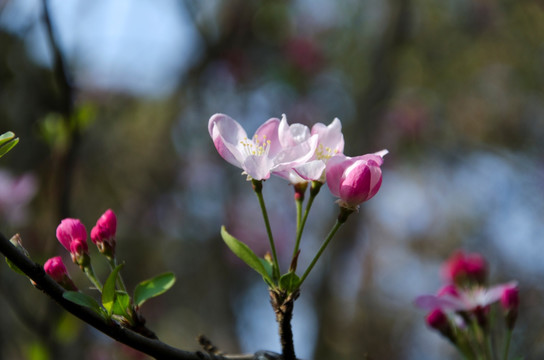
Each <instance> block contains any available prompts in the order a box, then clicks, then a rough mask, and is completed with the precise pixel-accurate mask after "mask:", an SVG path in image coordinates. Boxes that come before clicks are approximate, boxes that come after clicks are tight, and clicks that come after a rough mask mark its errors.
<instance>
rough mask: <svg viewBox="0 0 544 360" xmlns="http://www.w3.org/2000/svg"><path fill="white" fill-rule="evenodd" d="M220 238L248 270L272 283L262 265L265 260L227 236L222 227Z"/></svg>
mask: <svg viewBox="0 0 544 360" xmlns="http://www.w3.org/2000/svg"><path fill="white" fill-rule="evenodd" d="M221 236H222V237H223V241H224V242H225V243H226V244H227V246H228V247H229V249H230V250H231V251H232V252H233V253H234V254H235V255H236V256H238V257H239V258H240V259H241V260H242V261H243V262H245V263H246V264H247V265H248V266H249V267H250V268H252V269H253V270H255V271H256V272H258V273H259V274H261V276H262V277H263V278H265V280H268V281H269V282H271V283H273V281H272V279H271V276H270V275H269V272H268V271H267V268H266V267H265V265H264V264H263V262H265V261H266V260H264V259H261V258H259V257H258V256H257V255H255V253H254V252H253V250H251V249H250V248H249V247H248V246H247V245H246V244H244V243H243V242H241V241H240V240H238V239H236V238H235V237H234V236H232V235H231V234H229V233H228V232H227V230H226V229H225V227H224V226H222V227H221ZM270 271H271V269H270Z"/></svg>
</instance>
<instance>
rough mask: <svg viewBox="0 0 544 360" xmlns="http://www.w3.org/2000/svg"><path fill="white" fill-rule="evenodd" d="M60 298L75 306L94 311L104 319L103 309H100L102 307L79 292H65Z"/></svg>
mask: <svg viewBox="0 0 544 360" xmlns="http://www.w3.org/2000/svg"><path fill="white" fill-rule="evenodd" d="M62 297H63V298H65V299H66V300H69V301H71V302H73V303H75V304H78V305H81V306H84V307H86V308H89V309H91V310H94V312H95V313H97V314H98V315H100V316H102V317H104V315H105V314H104V309H102V307H101V306H100V305H99V304H98V302H97V301H96V300H95V299H93V298H92V297H90V296H89V295H87V294H84V293H81V292H79V291H65V292H64V293H63V294H62Z"/></svg>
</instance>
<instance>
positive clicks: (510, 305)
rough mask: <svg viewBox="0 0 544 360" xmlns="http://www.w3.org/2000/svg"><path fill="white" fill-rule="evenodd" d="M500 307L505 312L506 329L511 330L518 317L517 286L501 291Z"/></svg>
mask: <svg viewBox="0 0 544 360" xmlns="http://www.w3.org/2000/svg"><path fill="white" fill-rule="evenodd" d="M501 305H502V307H503V308H504V309H505V310H506V318H505V320H506V327H507V328H508V329H510V330H512V329H513V328H514V325H515V324H516V320H517V317H518V308H519V289H518V287H517V286H510V287H506V288H505V289H504V290H503V292H502V294H501Z"/></svg>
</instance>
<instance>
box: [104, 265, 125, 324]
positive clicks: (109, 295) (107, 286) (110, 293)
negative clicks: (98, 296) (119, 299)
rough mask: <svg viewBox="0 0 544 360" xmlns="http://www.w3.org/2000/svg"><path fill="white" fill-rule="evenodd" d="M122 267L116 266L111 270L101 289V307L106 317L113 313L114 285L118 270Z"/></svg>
mask: <svg viewBox="0 0 544 360" xmlns="http://www.w3.org/2000/svg"><path fill="white" fill-rule="evenodd" d="M123 266H124V264H120V265H117V266H116V267H115V269H113V270H112V272H111V273H110V275H109V276H108V279H107V280H106V282H105V283H104V288H103V289H102V305H103V306H104V308H105V309H106V311H107V313H108V317H110V316H111V314H112V313H113V308H114V304H115V298H116V295H117V293H116V291H115V283H116V282H117V274H118V273H119V270H121V268H122V267H123Z"/></svg>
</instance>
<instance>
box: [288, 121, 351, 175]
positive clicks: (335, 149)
mask: <svg viewBox="0 0 544 360" xmlns="http://www.w3.org/2000/svg"><path fill="white" fill-rule="evenodd" d="M295 125H300V124H293V125H291V127H293V126H295ZM301 126H304V125H301ZM306 129H308V128H307V127H306ZM305 133H306V134H307V135H306V136H310V135H311V136H317V148H316V150H315V152H314V154H313V156H312V157H311V159H310V160H309V161H307V162H304V163H302V164H299V165H297V166H295V167H294V168H292V169H289V172H288V176H289V177H286V178H287V179H288V180H289V181H290V182H291V183H293V184H296V183H298V182H303V181H319V182H321V183H324V182H325V168H326V165H327V161H328V160H329V159H330V158H331V157H333V156H334V155H340V154H342V153H343V151H344V135H343V134H342V124H341V123H340V120H338V119H337V118H335V119H334V120H333V121H332V122H331V123H330V124H329V125H325V124H322V123H317V124H315V125H314V126H312V130H311V131H309V130H307V131H306V132H305ZM280 176H281V174H280ZM284 177H285V176H284Z"/></svg>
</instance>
